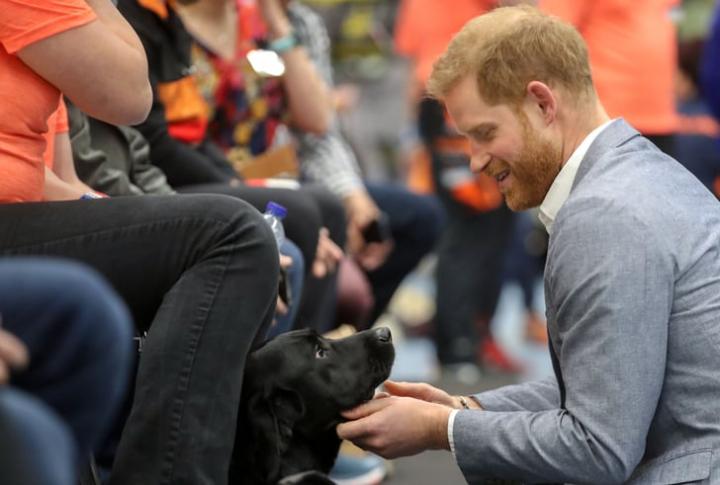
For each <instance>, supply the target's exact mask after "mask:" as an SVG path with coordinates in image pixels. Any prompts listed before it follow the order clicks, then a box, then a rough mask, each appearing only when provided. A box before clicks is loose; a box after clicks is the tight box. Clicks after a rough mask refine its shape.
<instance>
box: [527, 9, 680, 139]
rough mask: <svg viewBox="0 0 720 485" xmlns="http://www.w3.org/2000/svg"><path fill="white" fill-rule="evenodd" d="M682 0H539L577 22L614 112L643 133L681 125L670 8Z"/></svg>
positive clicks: (551, 11) (605, 99)
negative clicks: (676, 99) (675, 84)
mask: <svg viewBox="0 0 720 485" xmlns="http://www.w3.org/2000/svg"><path fill="white" fill-rule="evenodd" d="M678 3H679V0H633V1H630V0H540V1H539V3H538V6H539V7H540V9H542V10H544V11H545V12H547V13H549V14H552V15H555V16H557V17H559V18H561V19H563V20H565V21H567V22H569V23H571V24H573V25H574V26H575V27H576V28H577V29H578V31H579V32H580V34H582V36H583V37H584V38H585V42H586V43H587V45H588V52H589V55H590V65H591V67H592V75H593V80H594V82H595V87H596V88H597V91H598V96H599V97H600V101H601V102H602V103H603V106H605V109H606V110H607V111H608V114H609V115H610V116H611V117H617V116H622V117H624V118H625V119H627V120H628V121H629V122H630V123H631V124H632V125H633V126H635V128H637V129H638V130H640V131H641V132H643V133H645V134H650V135H661V134H670V133H672V132H674V131H675V129H676V128H677V122H678V121H677V114H676V111H675V97H674V82H675V81H674V80H675V70H676V65H677V59H676V58H677V49H676V44H675V42H676V41H675V26H674V25H673V22H672V19H671V18H670V14H671V10H672V8H673V7H675V6H676V5H677V4H678Z"/></svg>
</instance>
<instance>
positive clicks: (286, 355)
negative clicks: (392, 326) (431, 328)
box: [230, 328, 395, 485]
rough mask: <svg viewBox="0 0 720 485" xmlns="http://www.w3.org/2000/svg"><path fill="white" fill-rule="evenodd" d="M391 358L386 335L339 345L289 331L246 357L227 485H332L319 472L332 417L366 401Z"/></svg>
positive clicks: (333, 444) (332, 449) (328, 452)
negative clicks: (228, 484) (279, 484)
mask: <svg viewBox="0 0 720 485" xmlns="http://www.w3.org/2000/svg"><path fill="white" fill-rule="evenodd" d="M394 358H395V350H394V348H393V344H392V336H391V334H390V330H388V329H387V328H379V329H374V330H366V331H364V332H359V333H357V334H355V335H352V336H350V337H346V338H343V339H339V340H329V339H326V338H323V337H321V336H320V335H318V334H317V333H315V332H314V331H311V330H297V331H293V332H288V333H285V334H282V335H279V336H278V337H276V338H274V339H273V340H271V341H269V342H267V343H265V344H264V345H263V346H261V347H260V348H258V349H257V350H255V351H254V352H252V353H251V354H250V356H249V357H248V362H247V365H246V371H245V380H244V382H243V398H242V404H241V408H240V416H239V418H238V429H237V434H236V442H235V452H234V457H233V465H232V469H231V472H230V483H231V484H232V485H240V484H242V485H266V484H268V485H269V484H272V485H275V484H278V483H281V484H283V485H284V484H291V483H292V484H295V483H298V484H299V483H302V484H308V485H309V484H321V483H332V482H330V481H329V479H327V478H325V473H327V472H328V471H329V470H330V468H332V466H333V463H334V462H335V458H336V457H337V453H338V449H339V447H340V439H339V438H338V437H337V434H336V433H335V426H336V425H337V424H338V423H340V422H341V421H343V418H342V416H341V415H340V412H341V411H344V410H347V409H350V408H353V407H355V406H357V405H359V404H361V403H363V402H365V401H368V400H370V399H371V398H372V397H373V395H374V392H375V388H376V387H377V386H378V385H380V384H381V383H382V382H383V381H385V380H386V379H387V378H388V376H389V374H390V369H391V367H392V363H393V360H394Z"/></svg>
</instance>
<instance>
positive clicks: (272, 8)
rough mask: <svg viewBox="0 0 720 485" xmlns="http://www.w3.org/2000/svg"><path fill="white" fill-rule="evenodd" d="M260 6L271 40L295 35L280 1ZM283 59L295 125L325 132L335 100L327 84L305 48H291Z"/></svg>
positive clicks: (261, 0) (264, 1)
mask: <svg viewBox="0 0 720 485" xmlns="http://www.w3.org/2000/svg"><path fill="white" fill-rule="evenodd" d="M258 6H259V7H260V11H261V13H262V16H263V19H264V20H265V23H266V25H267V28H268V34H269V37H270V41H273V40H277V39H281V38H284V37H287V36H289V35H290V34H291V33H292V32H293V27H292V25H291V24H290V20H289V19H288V17H287V15H286V13H285V12H284V11H283V8H282V5H281V3H280V1H279V0H258ZM280 56H281V57H282V59H283V62H284V63H285V74H284V75H283V86H284V87H285V91H286V93H287V98H288V105H289V108H290V114H291V116H292V123H293V125H294V126H295V127H296V128H298V129H300V130H303V131H308V132H310V133H316V134H322V133H325V132H326V131H327V130H328V128H329V127H330V122H331V120H332V117H333V99H332V93H331V91H330V89H329V87H328V85H327V84H326V82H325V81H324V80H323V78H322V76H321V75H320V74H319V73H318V71H317V69H316V68H315V66H314V65H313V63H312V61H311V60H310V57H309V56H308V53H307V51H306V50H305V48H304V47H303V46H296V47H294V48H292V49H289V50H287V51H285V52H283V53H282V54H280Z"/></svg>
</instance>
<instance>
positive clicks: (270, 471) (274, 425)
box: [248, 389, 305, 480]
mask: <svg viewBox="0 0 720 485" xmlns="http://www.w3.org/2000/svg"><path fill="white" fill-rule="evenodd" d="M248 411H249V412H250V413H251V414H250V416H251V419H252V421H253V423H254V432H253V439H254V440H255V443H256V444H257V445H256V447H255V450H256V458H255V463H256V464H259V465H260V466H261V468H262V472H261V473H263V474H264V475H265V476H266V477H267V478H268V480H277V479H278V478H279V476H280V465H281V461H282V456H283V455H284V454H285V452H286V451H287V450H288V447H289V446H290V441H291V440H292V436H293V429H294V427H295V423H296V422H297V420H298V419H299V418H300V417H302V416H303V414H305V405H304V403H303V400H302V398H301V397H300V395H298V394H297V393H296V392H294V391H289V390H285V389H273V390H270V391H268V392H266V393H260V392H259V393H256V394H255V395H253V396H252V397H251V398H250V401H249V405H248Z"/></svg>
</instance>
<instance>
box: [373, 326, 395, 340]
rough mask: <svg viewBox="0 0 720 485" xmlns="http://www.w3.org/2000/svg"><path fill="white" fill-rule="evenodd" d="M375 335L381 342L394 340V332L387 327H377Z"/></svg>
mask: <svg viewBox="0 0 720 485" xmlns="http://www.w3.org/2000/svg"><path fill="white" fill-rule="evenodd" d="M375 336H376V337H377V339H378V340H379V341H380V342H383V343H386V342H392V333H390V329H389V328H387V327H380V328H377V329H375Z"/></svg>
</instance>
